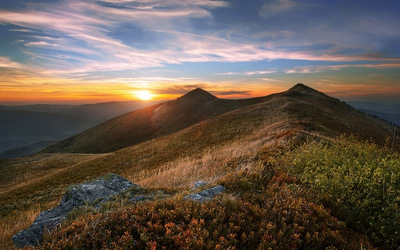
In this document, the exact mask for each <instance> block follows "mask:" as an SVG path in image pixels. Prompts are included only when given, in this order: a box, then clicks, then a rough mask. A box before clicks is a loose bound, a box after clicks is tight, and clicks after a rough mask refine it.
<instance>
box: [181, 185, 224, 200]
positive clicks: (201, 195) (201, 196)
mask: <svg viewBox="0 0 400 250" xmlns="http://www.w3.org/2000/svg"><path fill="white" fill-rule="evenodd" d="M224 191H225V187H224V186H222V185H219V186H215V187H213V188H209V189H206V190H203V191H201V192H198V193H195V194H189V195H187V196H185V199H190V200H194V201H198V202H204V201H208V200H211V199H212V198H213V197H214V196H216V195H217V194H220V193H223V192H224Z"/></svg>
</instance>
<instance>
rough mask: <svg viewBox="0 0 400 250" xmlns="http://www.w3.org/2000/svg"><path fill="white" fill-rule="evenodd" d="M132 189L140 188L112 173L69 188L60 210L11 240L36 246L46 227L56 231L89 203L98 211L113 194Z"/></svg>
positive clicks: (46, 214)
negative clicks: (70, 214) (66, 219)
mask: <svg viewBox="0 0 400 250" xmlns="http://www.w3.org/2000/svg"><path fill="white" fill-rule="evenodd" d="M133 186H135V187H137V188H140V186H138V185H136V184H133V183H132V182H130V181H129V180H127V179H125V178H123V177H121V176H119V175H117V174H113V173H111V174H107V175H105V176H103V177H101V178H99V179H96V180H93V181H91V182H86V183H82V184H77V185H73V186H70V187H68V189H67V191H66V192H65V194H64V196H63V198H62V200H61V202H60V204H59V205H58V206H57V207H55V208H53V209H50V210H47V211H44V212H42V213H40V214H39V216H38V217H37V218H36V219H35V221H34V222H33V223H32V225H31V226H30V227H29V228H27V229H25V230H22V231H20V232H18V233H17V234H16V235H14V236H13V237H12V241H13V242H14V244H15V245H16V246H17V247H18V248H22V247H24V246H36V245H38V243H40V241H42V239H43V234H44V230H45V228H47V230H51V229H53V228H55V227H56V226H57V225H59V224H60V223H61V222H62V221H63V220H64V219H65V218H66V217H67V215H68V213H69V212H71V211H72V210H73V209H75V208H78V207H80V206H83V205H85V204H88V203H89V204H91V205H93V206H95V207H96V208H99V207H100V206H101V204H103V203H104V202H107V201H109V200H110V199H111V198H112V197H113V196H114V195H116V194H119V193H121V192H123V191H125V190H127V189H128V188H131V187H133Z"/></svg>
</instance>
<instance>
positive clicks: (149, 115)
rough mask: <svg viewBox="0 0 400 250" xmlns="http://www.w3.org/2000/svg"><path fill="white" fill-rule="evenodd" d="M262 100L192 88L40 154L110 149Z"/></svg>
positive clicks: (178, 128) (171, 130)
mask: <svg viewBox="0 0 400 250" xmlns="http://www.w3.org/2000/svg"><path fill="white" fill-rule="evenodd" d="M264 100H265V98H253V99H243V100H224V99H219V98H217V97H215V96H213V95H211V94H210V93H208V92H206V91H204V90H202V89H195V90H193V91H190V92H189V93H187V94H185V95H184V96H182V97H180V98H178V99H176V100H173V101H170V102H166V103H162V104H156V105H153V106H150V107H147V108H144V109H140V110H136V111H133V112H130V113H128V114H124V115H121V116H118V117H116V118H114V119H111V120H109V121H106V122H104V123H101V124H99V125H97V126H95V127H93V128H91V129H89V130H87V131H84V132H82V133H80V134H78V135H76V136H73V137H70V138H67V139H65V140H63V141H61V142H59V143H57V144H55V145H53V146H51V147H49V148H47V149H45V150H44V151H43V153H62V152H64V153H107V152H112V151H116V150H118V149H122V148H125V147H128V146H133V145H136V144H138V143H141V142H144V141H147V140H150V139H153V138H157V137H159V136H163V135H168V134H172V133H175V132H177V131H179V130H182V129H184V128H186V127H189V126H191V125H194V124H196V123H198V122H200V121H203V120H207V119H210V118H212V117H215V116H218V115H221V114H224V113H226V112H229V111H232V110H235V109H238V108H242V107H245V106H249V105H252V104H256V103H260V102H262V101H264Z"/></svg>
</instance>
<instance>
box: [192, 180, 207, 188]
mask: <svg viewBox="0 0 400 250" xmlns="http://www.w3.org/2000/svg"><path fill="white" fill-rule="evenodd" d="M207 185H210V183H207V182H204V181H198V182H196V183H195V184H194V187H193V188H192V190H196V189H198V188H201V187H203V186H207Z"/></svg>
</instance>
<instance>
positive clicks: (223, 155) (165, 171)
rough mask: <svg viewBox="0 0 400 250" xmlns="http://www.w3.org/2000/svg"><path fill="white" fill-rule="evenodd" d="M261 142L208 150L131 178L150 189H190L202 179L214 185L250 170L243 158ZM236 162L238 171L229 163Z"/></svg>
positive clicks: (236, 143)
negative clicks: (235, 172) (228, 174)
mask: <svg viewBox="0 0 400 250" xmlns="http://www.w3.org/2000/svg"><path fill="white" fill-rule="evenodd" d="M261 143H262V142H261V140H257V141H254V142H250V143H244V144H243V142H234V143H231V144H229V145H226V146H224V147H222V148H216V149H207V150H205V152H204V154H203V155H201V156H200V157H183V158H178V159H176V160H174V161H172V162H168V163H166V164H163V165H162V166H160V167H159V168H157V169H154V170H143V171H141V172H140V173H138V174H137V175H135V176H130V179H131V180H132V182H134V183H138V184H139V185H142V186H143V187H147V188H175V189H188V188H190V187H192V186H193V184H194V183H195V182H196V181H199V180H202V181H205V182H209V183H215V181H216V180H218V179H220V178H221V177H222V176H224V175H226V173H228V172H232V171H236V170H237V169H241V168H245V167H251V166H249V165H251V164H250V163H249V162H246V161H245V159H244V158H246V156H249V155H251V154H252V153H254V152H256V151H257V150H258V149H259V148H260V147H262V145H261ZM233 161H236V164H235V165H237V166H236V169H232V164H229V162H233Z"/></svg>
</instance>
